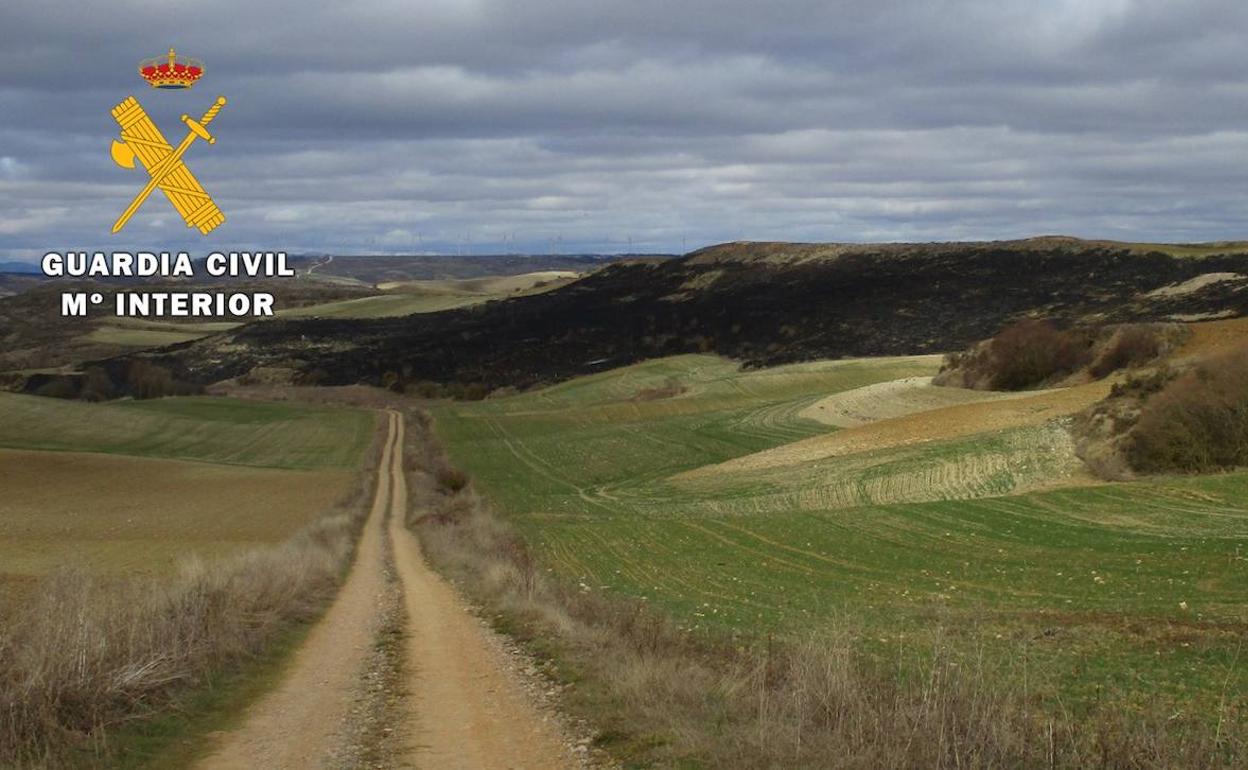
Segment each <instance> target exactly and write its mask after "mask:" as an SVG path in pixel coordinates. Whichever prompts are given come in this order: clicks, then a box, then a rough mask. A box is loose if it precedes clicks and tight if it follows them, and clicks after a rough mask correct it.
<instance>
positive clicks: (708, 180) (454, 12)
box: [0, 0, 1248, 257]
mask: <svg viewBox="0 0 1248 770" xmlns="http://www.w3.org/2000/svg"><path fill="white" fill-rule="evenodd" d="M1246 32H1248V7H1246V6H1244V5H1243V4H1242V3H1233V2H1223V1H1222V0H1205V1H1203V2H1193V3H1183V4H1178V3H1172V2H1165V1H1164V0H1051V2H1045V3H1034V2H1027V1H1025V0H998V2H983V1H982V0H945V1H944V2H936V3H933V2H923V1H922V0H880V1H878V2H875V3H859V2H848V1H842V2H827V1H826V0H822V1H821V0H776V1H775V2H769V3H761V2H747V1H746V0H720V1H719V2H701V1H696V2H695V1H691V2H686V3H678V4H673V3H670V2H658V0H634V2H631V3H618V2H607V1H606V0H537V1H534V0H529V2H518V1H517V0H423V1H422V2H421V3H419V4H413V3H409V2H404V1H403V0H358V1H357V2H352V3H332V4H316V3H294V2H281V3H258V2H254V0H252V1H249V2H242V1H240V0H221V1H220V2H213V1H211V0H208V1H206V2H201V3H195V4H188V5H185V6H181V5H175V4H172V3H160V4H156V3H151V2H149V1H148V0H117V1H115V2H111V3H107V4H102V3H86V2H76V1H71V2H62V3H55V4H47V3H36V2H27V1H25V0H17V2H16V3H10V4H8V5H6V6H5V8H4V9H3V10H0V254H5V255H7V256H18V257H23V256H24V257H29V256H37V255H38V254H40V253H42V252H43V251H45V250H47V249H53V248H58V249H65V248H87V249H95V248H114V247H123V246H124V247H134V248H137V247H146V248H186V249H190V250H192V251H196V252H201V251H204V250H205V249H206V248H208V247H210V246H211V247H213V248H228V247H255V248H285V249H288V250H295V251H299V250H303V251H333V252H413V251H447V250H456V249H466V250H471V251H498V250H508V251H511V250H516V251H534V250H547V249H550V248H552V247H553V248H556V249H558V250H561V251H582V250H584V251H620V250H624V249H627V248H629V246H630V244H631V247H632V248H634V249H637V250H643V249H654V250H676V249H681V248H682V247H688V248H693V247H695V246H698V245H702V244H704V243H709V242H716V241H722V240H728V239H736V238H758V239H801V240H909V239H921V240H937V239H939V240H944V239H961V238H995V237H1014V236H1021V235H1028V234H1036V233H1049V232H1065V233H1072V234H1076V235H1085V236H1103V237H1118V238H1129V239H1159V240H1180V239H1218V238H1231V237H1241V236H1242V235H1243V230H1242V226H1241V224H1240V223H1241V222H1242V221H1243V218H1244V213H1245V212H1244V210H1243V209H1244V207H1245V206H1244V204H1242V203H1240V197H1241V196H1240V195H1239V193H1240V191H1241V190H1243V189H1244V188H1245V182H1248V173H1245V171H1244V170H1243V166H1242V164H1241V163H1240V162H1239V161H1240V159H1241V158H1242V157H1244V156H1245V151H1246V150H1248V129H1246V128H1245V126H1244V125H1243V122H1244V121H1243V119H1244V117H1245V114H1244V113H1245V106H1246V104H1248V101H1246V100H1248V84H1245V82H1244V80H1243V74H1242V73H1243V72H1244V70H1245V67H1244V65H1245V63H1246V62H1245V58H1246V56H1245V53H1244V49H1243V46H1242V40H1243V39H1244V35H1245V33H1246ZM169 44H173V45H176V46H177V47H178V48H179V50H180V51H183V52H184V53H186V54H188V55H192V56H195V57H197V58H201V59H203V60H204V61H205V63H206V64H207V76H206V77H205V79H204V81H203V82H202V83H201V84H200V85H199V86H197V87H196V88H195V89H194V90H192V91H190V92H181V93H168V92H153V91H151V89H147V88H146V86H144V84H143V83H142V82H141V81H140V80H139V79H138V77H137V75H136V74H135V65H136V64H137V61H138V60H139V59H141V58H146V57H148V56H154V55H158V54H160V53H161V52H162V51H163V50H165V48H166V47H167V46H168V45H169ZM131 93H133V94H135V95H137V96H139V97H140V99H141V100H142V101H143V103H144V104H145V106H147V108H148V110H149V112H151V113H152V114H153V116H154V118H155V119H156V121H157V123H158V124H159V125H161V126H162V127H164V130H166V131H167V132H171V133H174V134H176V133H178V131H177V129H178V126H179V123H178V121H177V116H178V115H179V114H180V113H182V112H189V113H198V112H200V111H202V110H203V109H204V108H205V107H206V106H207V105H208V104H209V103H210V102H211V99H212V97H213V96H215V95H216V94H217V93H223V94H226V95H227V96H228V97H229V99H230V103H229V105H228V106H227V107H226V110H225V112H223V113H222V115H221V117H220V118H219V121H218V123H217V124H216V132H217V133H218V134H219V136H220V141H219V142H218V143H217V144H216V145H215V146H212V147H195V148H194V149H193V150H192V152H191V154H190V155H189V156H188V163H189V164H190V166H191V168H192V169H193V170H194V171H195V173H196V174H197V175H198V176H199V177H200V179H201V181H202V182H203V183H204V185H205V187H207V188H208V189H209V190H210V192H212V193H213V195H214V196H215V197H216V198H217V199H218V202H219V203H220V204H221V205H222V208H223V209H224V210H225V211H226V212H227V215H228V217H229V219H228V221H227V223H226V225H225V226H223V227H222V228H220V230H218V231H217V232H215V233H213V234H212V236H210V237H209V238H208V239H203V238H200V237H199V236H198V235H197V234H195V233H191V232H190V231H188V230H186V228H184V227H183V226H182V224H181V222H180V221H178V219H177V217H176V215H174V213H173V212H172V211H171V210H170V209H168V207H167V205H166V204H165V203H164V202H163V201H160V200H154V201H153V202H151V203H149V204H148V205H147V206H146V207H145V208H144V209H143V210H142V212H141V213H140V214H139V216H137V217H136V219H135V220H134V222H133V224H132V225H131V226H130V227H128V228H127V230H126V231H125V233H124V234H123V236H124V237H122V238H113V237H111V236H109V235H108V234H107V231H108V227H109V225H110V224H111V222H112V220H113V218H114V217H115V216H116V214H117V212H118V211H119V210H120V208H122V207H124V205H125V203H126V201H127V200H128V199H129V197H130V196H131V195H133V194H134V192H135V191H137V188H138V186H139V185H140V183H141V181H142V180H141V177H140V176H139V175H138V173H137V172H126V171H124V170H122V169H118V168H116V167H115V166H114V165H113V164H112V162H111V161H110V159H109V157H108V153H107V147H108V142H109V141H110V139H111V137H112V135H113V134H114V133H115V131H116V128H115V125H114V124H113V123H112V120H111V118H110V117H109V114H108V110H109V108H110V107H111V106H112V105H113V104H115V103H117V102H118V101H120V100H121V99H122V98H124V97H125V96H126V95H128V94H131Z"/></svg>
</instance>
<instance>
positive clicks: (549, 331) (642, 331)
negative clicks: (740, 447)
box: [106, 238, 1248, 391]
mask: <svg viewBox="0 0 1248 770" xmlns="http://www.w3.org/2000/svg"><path fill="white" fill-rule="evenodd" d="M337 261H338V260H335V263H336V262H337ZM343 261H344V262H345V261H346V260H345V259H344V260H343ZM1208 274H1223V275H1224V274H1234V275H1236V276H1240V275H1248V244H1203V245H1181V246H1173V245H1171V246H1165V245H1155V246H1154V245H1147V244H1123V243H1110V242H1089V241H1077V240H1074V239H1062V238H1041V239H1031V240H1027V241H1011V242H993V243H940V244H880V245H867V244H861V245H857V244H856V245H846V244H791V243H734V244H724V245H722V246H717V247H711V248H708V249H702V250H700V251H697V252H694V253H692V254H690V255H688V256H686V257H684V258H680V259H665V260H646V259H632V260H628V259H626V260H619V261H615V262H613V263H609V264H608V265H607V266H605V267H602V268H600V269H599V270H597V271H595V272H593V273H591V274H590V275H588V276H586V277H585V278H583V279H581V280H579V281H576V282H573V283H571V284H569V285H567V286H564V287H562V288H560V289H556V290H554V291H551V292H548V293H546V294H540V295H535V296H529V297H521V298H515V299H506V300H499V301H496V302H489V303H486V304H484V305H478V306H476V307H473V308H469V309H465V310H450V311H446V312H440V313H430V314H426V315H421V316H419V317H407V318H383V319H376V320H345V319H318V320H300V321H294V320H276V321H266V322H264V323H253V324H248V325H246V326H243V327H240V328H238V329H234V330H231V331H229V332H225V333H223V334H219V335H214V336H211V337H206V338H204V339H201V340H199V341H197V342H193V343H190V344H187V345H183V346H178V347H176V348H167V349H163V350H159V351H151V352H149V353H144V354H140V355H142V356H143V357H145V358H150V359H154V360H156V361H158V362H159V363H161V364H163V365H165V366H167V367H168V368H169V369H170V370H171V371H173V372H174V374H175V376H177V377H178V378H179V379H182V380H185V381H188V382H194V383H203V384H206V383H210V382H214V381H216V380H220V379H224V378H227V377H234V376H238V375H240V374H244V373H246V372H247V371H249V370H251V369H252V368H253V367H256V366H265V367H283V368H286V369H288V370H291V371H292V373H293V374H294V375H295V377H296V379H298V380H300V381H304V382H320V383H324V384H346V383H356V382H367V383H382V382H388V383H396V384H398V385H413V386H419V385H420V384H421V383H422V382H424V381H432V382H438V383H445V384H452V383H458V384H461V385H468V384H472V385H475V386H477V387H476V390H477V391H480V390H482V389H484V390H486V391H488V390H492V389H494V388H498V387H503V386H514V387H520V388H523V387H527V386H532V385H536V384H542V383H552V382H558V381H560V380H564V379H567V378H570V377H574V376H577V375H580V374H584V373H587V372H592V371H596V370H600V369H603V368H611V367H616V366H622V365H625V364H630V363H634V362H637V361H641V360H644V359H647V358H656V357H660V356H667V355H673V354H677V353H695V352H707V353H718V354H720V355H724V356H728V357H731V358H735V359H737V360H739V361H741V362H742V363H744V364H746V365H750V366H771V365H775V364H781V363H788V362H792V361H803V360H811V359H820V358H843V357H858V356H878V355H903V354H916V353H940V352H947V351H952V350H960V349H962V348H964V347H966V346H967V345H969V344H970V343H972V342H975V341H977V340H981V339H985V338H987V337H990V336H992V335H994V334H996V333H997V332H998V331H1000V330H1001V328H1002V326H1004V325H1005V324H1007V323H1009V322H1010V321H1012V320H1014V319H1017V318H1020V317H1026V316H1029V315H1042V316H1046V317H1050V318H1054V319H1057V320H1058V321H1059V322H1064V323H1077V322H1081V321H1111V322H1112V321H1139V320H1163V319H1193V318H1202V317H1206V318H1207V317H1225V316H1238V315H1246V314H1248V284H1246V283H1245V282H1243V281H1226V280H1221V281H1214V282H1209V281H1204V282H1201V281H1193V280H1192V279H1196V278H1200V277H1201V276H1204V275H1208ZM370 278H373V276H370ZM373 279H374V280H375V278H373ZM1166 287H1171V288H1169V289H1167V290H1166V291H1158V290H1159V289H1163V288H1166ZM133 360H134V359H133V358H129V359H128V358H120V359H113V360H112V361H109V362H107V363H106V365H107V366H108V367H109V368H110V369H113V370H116V371H115V373H116V374H117V375H118V377H117V378H116V379H117V380H118V381H124V379H125V376H124V375H125V370H126V368H127V367H128V365H129V363H130V362H131V361H133Z"/></svg>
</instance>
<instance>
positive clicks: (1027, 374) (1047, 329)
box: [936, 318, 1095, 390]
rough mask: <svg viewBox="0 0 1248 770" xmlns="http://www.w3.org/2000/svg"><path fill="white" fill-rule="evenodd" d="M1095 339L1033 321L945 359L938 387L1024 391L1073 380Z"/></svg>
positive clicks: (1088, 333) (1078, 331) (1013, 326)
mask: <svg viewBox="0 0 1248 770" xmlns="http://www.w3.org/2000/svg"><path fill="white" fill-rule="evenodd" d="M1094 336H1095V335H1094V334H1093V333H1092V332H1091V331H1089V330H1086V329H1067V330H1060V329H1058V328H1057V327H1056V326H1054V325H1053V324H1052V323H1051V322H1049V321H1044V320H1039V319H1034V318H1028V319H1024V320H1022V321H1018V322H1016V323H1013V324H1011V325H1010V326H1007V327H1006V328H1005V329H1003V330H1002V331H1001V332H1000V333H999V334H997V336H996V337H993V338H992V339H990V340H987V341H986V342H982V343H980V344H978V345H976V346H975V347H973V348H971V349H970V350H969V351H966V352H964V353H954V354H952V355H950V356H947V357H946V358H945V364H944V366H943V367H942V368H941V373H940V376H938V377H937V379H936V383H937V384H939V385H958V386H961V387H967V388H974V389H977V390H1024V389H1026V388H1033V387H1036V386H1038V385H1041V384H1044V383H1046V382H1049V381H1052V380H1055V379H1059V378H1061V377H1065V376H1069V375H1071V374H1073V373H1074V372H1076V371H1078V370H1079V369H1080V368H1082V367H1083V366H1086V365H1087V363H1088V361H1089V360H1090V359H1091V357H1092V353H1091V348H1092V342H1093V340H1094Z"/></svg>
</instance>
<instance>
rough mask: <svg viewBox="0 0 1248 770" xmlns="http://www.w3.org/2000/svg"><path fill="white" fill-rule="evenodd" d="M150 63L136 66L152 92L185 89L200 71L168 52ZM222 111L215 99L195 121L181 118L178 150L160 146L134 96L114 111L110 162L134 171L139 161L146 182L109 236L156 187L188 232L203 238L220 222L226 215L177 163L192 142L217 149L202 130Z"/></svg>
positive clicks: (161, 138)
mask: <svg viewBox="0 0 1248 770" xmlns="http://www.w3.org/2000/svg"><path fill="white" fill-rule="evenodd" d="M155 62H156V60H149V61H145V62H143V63H142V64H141V65H140V66H139V74H140V75H142V76H143V78H144V79H145V80H147V81H148V82H149V83H151V84H152V86H153V87H154V88H189V87H190V86H191V85H193V84H194V82H195V81H196V80H198V79H199V77H200V76H201V75H202V74H203V71H204V69H203V64H201V63H199V62H198V61H195V60H194V59H183V58H179V57H177V56H176V55H175V54H174V51H173V49H172V48H170V49H169V58H168V61H167V62H163V63H160V64H156V63H155ZM224 106H225V97H224V96H219V97H217V101H216V102H214V103H213V105H212V106H211V107H210V108H208V111H207V112H205V113H204V114H203V117H201V118H200V119H199V120H195V119H194V118H192V117H190V116H189V115H183V116H182V122H183V123H185V124H186V127H187V133H186V138H184V139H183V140H182V143H181V144H179V145H178V146H177V148H174V147H173V146H171V145H170V144H169V142H167V141H165V137H164V135H163V134H161V133H160V129H159V128H157V127H156V124H155V123H153V122H152V119H151V118H149V117H148V116H147V113H146V112H144V110H143V105H141V104H139V102H138V100H137V99H135V98H134V97H133V96H131V97H128V98H127V99H126V100H125V101H123V102H122V103H121V104H118V105H117V106H116V107H114V108H113V119H114V120H116V121H117V125H119V126H121V139H120V140H116V139H115V140H113V146H112V155H113V161H114V162H115V163H116V164H117V165H118V166H121V167H122V168H134V161H135V158H138V160H139V162H140V163H142V164H143V168H145V169H147V174H148V177H149V179H148V181H147V185H146V186H145V187H144V188H143V189H142V190H141V191H140V192H139V194H138V195H136V196H135V197H134V200H133V201H131V202H130V205H129V207H127V208H126V210H125V211H124V212H122V215H121V216H120V217H118V218H117V222H116V223H115V224H114V225H113V232H114V233H117V232H120V231H121V228H123V227H125V226H126V223H127V222H129V221H130V217H132V216H134V212H136V211H138V210H139V207H140V206H142V205H143V202H144V201H146V200H147V198H148V196H150V195H151V194H152V191H153V190H155V189H156V188H157V187H159V188H160V190H161V192H163V193H164V194H165V197H166V198H168V199H169V202H170V203H172V204H173V207H174V209H176V210H177V212H178V214H179V215H181V217H182V220H183V221H184V222H186V226H187V227H194V228H197V229H198V230H199V231H200V232H201V233H203V234H204V235H207V234H208V233H210V232H211V231H212V230H213V229H215V228H216V227H217V226H218V225H220V224H221V223H222V222H224V221H225V214H222V213H221V209H219V208H217V204H216V203H214V202H213V200H212V198H211V197H210V196H209V195H208V193H206V192H204V188H203V187H201V186H200V184H199V180H197V179H196V178H195V176H194V175H193V174H191V171H190V169H188V168H187V167H186V164H185V163H183V162H182V156H183V155H185V154H186V151H187V150H188V149H189V148H190V146H191V145H192V144H194V143H195V140H196V139H203V140H204V141H205V142H207V143H208V144H216V142H217V140H216V137H214V136H213V135H212V134H210V133H208V129H207V125H208V124H209V123H211V122H212V121H213V120H214V119H216V117H217V113H218V112H220V111H221V108H222V107H224Z"/></svg>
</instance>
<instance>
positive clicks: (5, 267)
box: [0, 261, 40, 274]
mask: <svg viewBox="0 0 1248 770" xmlns="http://www.w3.org/2000/svg"><path fill="white" fill-rule="evenodd" d="M39 272H40V271H39V266H38V265H36V264H35V263H33V262H17V261H8V262H0V273H23V274H28V273H39Z"/></svg>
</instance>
